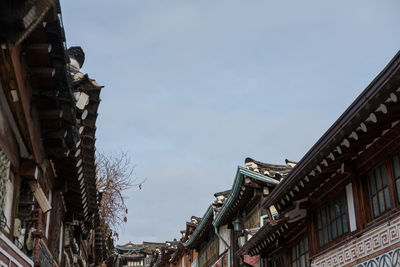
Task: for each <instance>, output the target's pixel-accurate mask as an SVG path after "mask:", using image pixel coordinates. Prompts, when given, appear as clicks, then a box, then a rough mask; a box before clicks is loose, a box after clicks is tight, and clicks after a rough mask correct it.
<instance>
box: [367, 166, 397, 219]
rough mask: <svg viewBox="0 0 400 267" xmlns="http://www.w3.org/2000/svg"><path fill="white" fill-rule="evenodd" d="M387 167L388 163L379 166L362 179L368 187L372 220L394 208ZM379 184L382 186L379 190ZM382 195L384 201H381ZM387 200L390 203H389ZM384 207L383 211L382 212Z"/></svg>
mask: <svg viewBox="0 0 400 267" xmlns="http://www.w3.org/2000/svg"><path fill="white" fill-rule="evenodd" d="M386 165H387V163H386V162H383V163H381V164H378V165H376V166H375V167H373V168H371V169H370V170H369V171H368V172H366V173H365V174H364V175H363V176H362V177H361V179H363V182H364V184H365V185H366V190H367V198H368V199H367V200H368V206H369V208H368V210H369V218H370V219H372V220H374V219H376V218H378V217H380V216H382V215H383V214H385V213H387V212H388V211H390V209H391V208H392V207H393V204H392V203H391V202H392V201H391V200H390V198H391V197H390V184H389V180H390V176H389V175H388V174H389V173H388V168H387V166H386ZM384 176H385V177H384ZM384 179H385V180H386V184H385V183H384ZM378 182H379V183H378ZM378 184H380V187H379V188H378ZM381 193H382V194H383V196H382V199H380V194H381ZM387 200H388V201H389V203H387ZM374 201H375V204H376V209H375V206H374ZM382 207H383V211H382V210H381V208H382Z"/></svg>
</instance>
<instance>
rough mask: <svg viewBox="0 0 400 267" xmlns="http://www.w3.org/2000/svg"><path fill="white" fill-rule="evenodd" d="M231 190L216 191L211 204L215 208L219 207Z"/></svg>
mask: <svg viewBox="0 0 400 267" xmlns="http://www.w3.org/2000/svg"><path fill="white" fill-rule="evenodd" d="M231 191H232V190H230V189H229V190H225V191H223V192H218V193H215V194H214V196H215V200H214V201H213V203H212V205H213V206H214V207H216V208H219V207H221V206H222V205H224V203H225V202H226V200H227V199H228V197H229V194H230V193H231Z"/></svg>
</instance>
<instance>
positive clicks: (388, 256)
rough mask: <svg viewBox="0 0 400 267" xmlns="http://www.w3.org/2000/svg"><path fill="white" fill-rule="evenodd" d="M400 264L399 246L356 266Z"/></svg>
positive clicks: (376, 266)
mask: <svg viewBox="0 0 400 267" xmlns="http://www.w3.org/2000/svg"><path fill="white" fill-rule="evenodd" d="M398 266H400V248H397V249H395V250H392V251H389V252H387V253H385V254H382V255H380V256H378V257H376V258H373V259H370V260H367V261H365V262H363V263H360V264H358V265H356V267H398Z"/></svg>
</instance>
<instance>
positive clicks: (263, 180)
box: [184, 158, 294, 267]
mask: <svg viewBox="0 0 400 267" xmlns="http://www.w3.org/2000/svg"><path fill="white" fill-rule="evenodd" d="M245 163H246V168H243V167H238V169H237V172H236V176H235V179H234V182H233V185H232V189H230V190H228V191H225V192H221V193H216V194H215V197H216V200H215V201H214V202H213V204H212V205H210V207H209V208H208V209H207V211H206V213H205V215H204V217H203V219H202V221H201V222H200V223H199V225H198V226H197V228H196V230H195V231H194V232H193V234H192V235H191V237H190V239H189V240H188V241H186V242H185V243H184V246H185V247H187V248H190V249H195V250H196V251H197V252H198V266H199V267H210V266H215V267H217V266H218V267H225V266H239V265H257V264H258V265H259V258H257V257H254V258H251V257H250V256H248V255H245V257H240V256H241V254H240V253H239V251H240V248H241V247H242V246H243V244H244V243H245V242H246V241H247V240H248V239H250V238H251V236H252V234H254V233H255V232H256V231H257V230H258V229H259V228H260V226H262V224H263V222H264V219H265V218H268V216H271V215H270V214H269V210H268V209H266V208H263V207H262V206H261V202H263V201H264V200H265V199H266V198H267V196H268V195H269V194H270V192H271V191H272V190H273V189H274V188H275V187H276V186H277V185H278V184H279V182H280V181H281V180H282V179H284V178H285V177H286V175H287V174H288V173H289V172H290V171H291V169H292V167H293V165H294V163H293V162H289V161H287V164H286V165H273V164H266V163H262V162H259V161H255V160H253V159H250V158H247V159H246V161H245ZM274 215H275V213H274Z"/></svg>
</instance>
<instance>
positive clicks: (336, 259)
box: [311, 217, 400, 267]
mask: <svg viewBox="0 0 400 267" xmlns="http://www.w3.org/2000/svg"><path fill="white" fill-rule="evenodd" d="M397 243H399V245H400V217H398V218H395V219H393V220H391V221H389V222H386V223H384V224H382V225H380V226H378V227H376V228H374V229H372V230H371V231H369V232H366V233H364V234H363V235H362V236H361V237H360V238H357V239H354V240H352V241H350V242H349V243H347V244H345V245H343V246H341V247H339V248H337V249H334V250H332V251H330V252H328V253H326V254H324V255H321V256H319V257H318V258H316V259H314V260H313V262H312V264H311V266H313V267H333V266H343V265H346V264H351V263H353V262H355V261H356V260H358V259H361V258H363V257H367V256H369V255H372V254H374V253H376V252H379V251H380V250H382V249H384V248H387V247H389V246H392V245H394V244H397ZM399 250H400V249H397V250H393V251H390V252H388V253H385V254H383V255H380V256H378V257H376V258H373V259H371V260H368V261H366V263H362V264H359V265H357V267H361V266H368V267H374V266H400V265H385V264H386V263H389V258H390V262H391V261H393V262H397V263H398V262H399V258H400V256H399ZM396 253H397V254H396ZM381 262H382V264H383V265H380V264H381ZM397 263H396V264H397ZM364 264H366V265H364ZM375 264H376V265H375Z"/></svg>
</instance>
